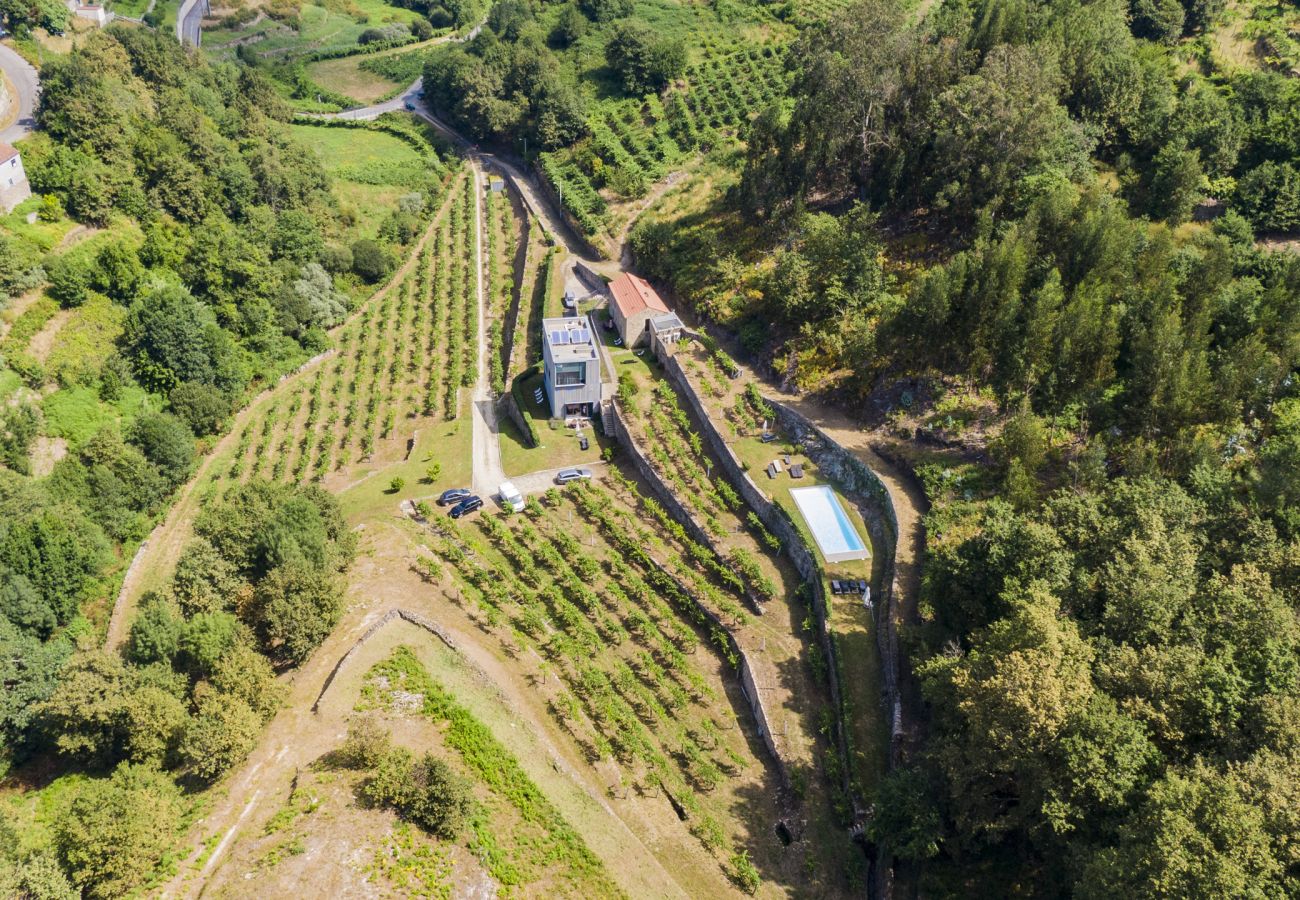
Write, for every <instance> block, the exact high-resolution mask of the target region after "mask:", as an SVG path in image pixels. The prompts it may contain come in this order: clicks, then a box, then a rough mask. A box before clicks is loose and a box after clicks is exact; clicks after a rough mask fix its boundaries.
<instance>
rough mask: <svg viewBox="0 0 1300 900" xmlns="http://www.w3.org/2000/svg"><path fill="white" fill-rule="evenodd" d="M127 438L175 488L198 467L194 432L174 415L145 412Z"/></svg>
mask: <svg viewBox="0 0 1300 900" xmlns="http://www.w3.org/2000/svg"><path fill="white" fill-rule="evenodd" d="M126 438H127V440H128V441H130V442H131V443H132V444H135V445H136V446H137V447H139V448H140V452H142V453H143V454H144V455H145V459H147V460H149V461H150V462H151V463H153V464H154V465H156V466H157V467H158V469H159V471H160V472H161V473H162V475H163V477H164V478H166V479H167V482H168V484H169V485H171V486H172V487H175V486H177V485H179V484H181V483H182V482H183V481H185V480H186V478H188V477H189V474H190V467H191V466H193V465H194V433H193V432H192V431H190V428H189V426H188V425H186V424H185V422H183V421H181V420H180V419H179V418H177V417H176V416H173V415H171V414H170V413H158V412H155V413H144V414H143V415H141V416H139V417H138V418H137V419H136V420H135V421H134V422H133V423H131V427H130V430H128V432H127V435H126Z"/></svg>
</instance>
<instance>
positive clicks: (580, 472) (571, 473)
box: [555, 469, 591, 484]
mask: <svg viewBox="0 0 1300 900" xmlns="http://www.w3.org/2000/svg"><path fill="white" fill-rule="evenodd" d="M590 477H591V469H561V470H560V471H558V472H556V473H555V483H556V484H568V483H569V482H571V481H582V480H583V479H587V478H590Z"/></svg>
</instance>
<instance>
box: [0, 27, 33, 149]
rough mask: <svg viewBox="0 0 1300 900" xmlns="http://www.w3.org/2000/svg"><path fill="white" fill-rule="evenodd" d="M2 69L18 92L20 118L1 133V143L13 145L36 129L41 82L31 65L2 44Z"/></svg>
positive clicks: (0, 62)
mask: <svg viewBox="0 0 1300 900" xmlns="http://www.w3.org/2000/svg"><path fill="white" fill-rule="evenodd" d="M0 69H3V70H4V73H5V75H7V76H9V81H10V82H12V83H13V86H14V87H15V88H17V90H18V118H16V119H15V120H14V122H13V124H12V125H10V126H9V127H8V128H6V129H5V130H4V131H0V141H4V142H5V143H7V144H12V143H13V142H14V141H16V140H18V139H20V138H25V137H27V135H29V134H31V133H32V129H33V128H35V127H36V98H37V97H38V96H39V95H40V92H41V81H40V78H39V77H38V76H37V75H36V70H35V69H34V68H32V65H31V63H29V62H28V61H27V60H25V59H23V58H22V57H21V56H19V55H18V53H17V52H16V51H15V50H14V49H13V48H11V47H6V46H5V45H4V44H0Z"/></svg>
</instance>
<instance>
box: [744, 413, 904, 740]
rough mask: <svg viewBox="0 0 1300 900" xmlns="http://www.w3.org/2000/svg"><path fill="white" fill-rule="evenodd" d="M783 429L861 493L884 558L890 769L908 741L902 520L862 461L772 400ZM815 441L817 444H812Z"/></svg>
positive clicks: (879, 605) (880, 603) (879, 635)
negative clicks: (903, 690) (901, 645)
mask: <svg viewBox="0 0 1300 900" xmlns="http://www.w3.org/2000/svg"><path fill="white" fill-rule="evenodd" d="M768 402H769V403H771V405H772V408H773V409H774V410H775V411H776V417H777V421H778V423H779V424H780V425H781V427H782V429H783V430H785V431H787V432H788V433H790V434H791V435H793V436H795V437H796V438H797V439H799V440H800V441H802V442H803V443H804V445H805V452H806V453H807V454H808V456H809V458H810V459H812V460H813V461H814V462H816V463H817V466H818V468H820V469H821V470H822V471H824V472H826V473H827V474H828V475H829V476H830V477H831V478H833V479H834V480H836V481H838V482H839V483H840V484H841V485H843V486H844V487H845V488H846V490H847V491H848V492H850V493H851V494H855V495H856V499H857V501H858V506H859V508H860V509H861V510H862V511H863V512H864V513H865V514H866V515H865V516H864V518H865V519H866V521H867V523H868V525H869V526H870V527H871V531H872V535H871V537H872V540H873V541H874V542H875V543H876V546H877V548H878V551H877V552H878V553H879V555H880V557H881V562H882V572H881V577H880V583H879V584H878V585H876V586H875V589H874V591H873V597H875V599H876V603H875V607H874V618H875V622H876V643H877V646H878V649H879V651H880V668H881V705H882V707H883V711H884V714H885V716H886V721H888V722H889V723H890V734H889V759H890V765H891V766H893V765H897V764H898V763H899V761H900V756H901V752H902V743H903V727H902V699H901V697H900V694H899V650H898V618H899V617H898V614H897V613H898V610H897V602H898V601H897V594H898V579H897V572H896V563H895V555H896V553H897V548H898V518H897V515H896V513H895V512H894V504H893V501H892V500H890V498H889V490H888V489H887V488H886V487H885V484H884V482H882V481H881V480H880V477H879V476H878V475H876V473H875V472H873V471H872V470H871V468H870V467H868V466H867V465H866V464H865V463H863V462H862V460H860V459H858V458H857V457H856V456H854V455H853V454H852V453H849V452H848V451H847V450H845V449H844V448H843V447H841V446H840V445H839V444H837V443H836V442H835V441H834V440H833V439H831V438H830V437H829V436H828V435H827V434H826V433H825V432H823V431H822V430H821V429H820V428H818V427H817V426H816V425H814V424H813V423H812V422H810V421H808V419H806V418H805V417H804V416H802V415H801V414H799V413H797V412H795V411H794V410H793V409H790V408H789V407H788V406H785V405H784V404H782V403H781V402H779V401H773V400H771V399H770V398H768ZM809 438H811V439H812V440H811V441H810V440H809Z"/></svg>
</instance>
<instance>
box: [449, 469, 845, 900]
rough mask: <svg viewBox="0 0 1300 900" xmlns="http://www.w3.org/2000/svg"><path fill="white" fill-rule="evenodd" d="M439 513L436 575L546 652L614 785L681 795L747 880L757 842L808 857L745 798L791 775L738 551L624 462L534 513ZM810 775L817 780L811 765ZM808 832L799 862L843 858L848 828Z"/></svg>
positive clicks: (570, 725) (680, 806)
mask: <svg viewBox="0 0 1300 900" xmlns="http://www.w3.org/2000/svg"><path fill="white" fill-rule="evenodd" d="M429 527H430V531H431V539H430V548H431V549H432V550H433V551H434V553H435V554H436V555H437V557H438V558H439V560H440V562H439V563H432V562H428V563H426V564H425V566H424V573H425V577H426V578H428V579H429V580H433V581H441V580H442V579H443V577H444V574H445V573H444V568H445V569H446V570H448V571H450V572H451V573H453V574H454V577H455V578H456V580H457V581H458V582H459V584H460V589H459V590H457V591H456V596H457V597H458V602H459V603H460V604H461V605H462V606H463V607H464V608H465V609H466V611H467V612H468V613H469V614H470V615H471V616H473V617H474V618H476V619H477V620H478V621H479V625H480V628H482V629H483V630H484V631H485V632H487V633H489V634H492V635H495V636H496V637H497V638H498V639H499V640H500V641H501V642H502V643H503V645H505V646H506V648H507V652H508V654H509V655H510V656H511V657H512V658H516V659H521V658H533V659H536V660H537V665H538V668H539V671H540V672H541V679H540V680H541V684H540V685H539V689H540V690H542V691H543V692H544V694H545V696H546V708H547V710H548V712H549V713H550V715H551V716H552V718H553V719H554V721H555V722H556V723H557V724H558V725H559V727H560V728H561V730H562V731H564V732H566V733H567V734H568V735H569V737H570V738H571V739H572V740H573V741H574V742H575V743H576V744H577V746H578V747H580V748H581V750H582V753H583V755H584V756H585V757H586V759H587V760H588V762H589V763H590V764H591V765H592V766H593V767H595V768H596V769H597V770H598V771H599V772H600V773H601V774H602V777H603V778H604V779H605V780H606V782H607V784H608V786H609V791H610V793H611V795H612V796H613V797H615V798H619V799H628V798H630V797H632V796H643V797H644V796H650V797H656V796H661V797H663V798H665V799H667V801H668V802H669V803H670V804H671V805H672V807H673V808H674V809H675V810H676V811H677V814H678V816H679V817H680V818H681V819H682V820H683V821H684V823H685V825H684V827H685V828H687V829H688V830H689V832H690V834H691V835H693V836H694V837H695V838H696V840H697V841H698V842H699V843H700V845H701V846H702V847H703V848H704V849H705V850H706V851H707V852H708V853H709V854H711V855H712V857H713V859H714V860H715V862H716V864H717V865H718V866H720V867H721V868H722V869H723V870H724V871H725V872H726V873H727V874H728V876H729V877H731V878H732V879H733V881H735V882H736V883H737V884H739V885H740V886H742V887H745V888H748V887H749V886H750V884H751V882H750V879H751V878H752V877H754V874H755V873H754V869H753V867H752V864H751V861H750V859H749V853H751V852H752V853H755V854H756V855H763V856H768V854H770V857H769V858H765V859H762V860H761V867H762V868H764V869H765V870H767V871H777V870H782V869H783V868H789V867H792V866H794V865H795V863H794V862H792V860H791V859H790V857H789V856H785V857H782V855H781V852H780V849H779V847H780V844H779V842H774V841H756V840H754V839H753V836H752V835H751V834H748V833H747V831H746V829H747V828H748V827H750V824H752V823H747V822H746V821H745V820H744V815H742V814H740V813H739V812H738V810H739V809H740V808H741V806H742V805H750V804H752V803H753V800H752V798H753V797H754V796H766V797H769V798H771V799H770V801H769V802H772V801H774V800H775V798H776V795H777V793H778V788H777V784H776V780H775V773H774V771H773V770H772V768H771V767H770V765H768V764H767V757H766V756H765V752H764V751H763V749H762V746H761V744H760V743H759V740H758V737H757V735H756V733H755V732H754V731H753V728H752V718H751V717H750V713H749V711H748V709H747V708H746V706H745V704H744V700H743V698H742V697H741V695H740V694H739V692H738V690H737V682H736V679H735V674H734V667H735V666H737V665H738V664H739V660H738V658H737V656H736V655H735V652H734V645H733V644H732V642H731V638H730V637H729V636H728V634H727V631H726V630H725V629H727V628H736V627H744V626H746V625H748V624H750V623H751V622H752V620H753V618H754V617H753V616H752V615H751V614H750V613H747V612H745V611H744V610H743V609H742V604H743V603H744V602H745V592H744V589H743V585H742V583H741V582H740V581H739V580H738V579H736V578H735V577H734V576H733V575H732V574H730V573H731V566H730V564H729V563H728V561H726V560H724V559H721V558H719V557H717V556H716V555H714V554H713V552H712V551H710V550H709V549H708V548H707V547H704V546H702V545H700V544H698V543H696V542H694V541H692V540H691V539H690V538H689V537H687V536H686V535H685V533H684V532H683V530H682V528H681V526H680V525H677V523H675V522H674V521H672V519H671V518H669V516H668V514H667V512H666V511H665V510H664V509H663V508H662V507H660V506H659V504H657V503H656V502H655V501H653V500H651V499H649V498H648V497H646V496H645V495H644V493H643V491H641V490H640V489H639V488H638V487H637V485H636V484H635V483H634V482H633V481H631V480H630V479H628V478H626V477H624V476H622V475H620V474H618V473H617V472H615V474H614V477H613V482H612V485H611V487H610V488H605V487H600V486H589V485H577V486H573V487H571V488H569V489H566V490H565V491H563V492H560V491H556V490H552V491H550V492H548V493H547V495H546V496H545V498H544V499H542V500H541V501H540V502H539V501H538V500H536V499H534V500H533V501H532V502H531V503H530V504H529V507H528V510H527V512H526V513H525V514H524V515H519V516H511V517H497V516H488V515H485V516H480V517H478V518H477V519H475V520H474V521H472V522H470V523H461V524H459V525H457V524H456V523H454V522H451V521H450V520H447V519H445V518H444V517H441V516H431V517H430V519H429ZM767 680H770V679H767ZM806 700H807V697H806V696H805V697H804V698H802V701H803V702H806ZM790 725H791V726H793V723H790ZM737 726H740V727H737ZM783 730H785V729H784V728H783ZM798 777H799V779H800V780H801V783H802V784H803V785H804V789H805V790H809V789H810V788H809V787H808V785H807V781H808V776H807V773H804V774H803V775H800V776H798ZM811 789H812V790H816V788H815V787H814V788H811ZM745 797H749V798H751V799H750V800H742V798H745ZM809 802H810V803H811V802H820V801H814V800H810V801H809ZM750 814H751V815H752V814H757V815H772V814H775V807H774V805H773V806H770V807H769V808H768V811H767V813H763V812H757V813H755V812H754V810H753V809H752V808H751V811H750ZM807 837H808V838H809V839H810V840H809V841H808V843H807V844H806V845H803V846H804V847H805V849H806V852H807V853H808V854H809V855H810V856H809V857H808V858H806V859H805V861H804V863H803V865H804V869H805V872H804V873H803V874H799V875H796V877H798V878H804V877H810V876H809V875H808V874H807V873H813V872H816V873H821V874H822V875H825V873H835V875H836V876H838V875H839V874H840V873H842V872H843V871H844V869H843V861H842V860H838V861H835V862H832V861H831V860H830V859H828V858H827V857H831V856H835V855H837V854H838V853H839V852H840V848H841V847H842V846H843V845H842V842H839V841H820V840H817V839H815V838H814V837H813V835H811V834H810V835H807ZM756 858H757V857H756ZM812 880H813V881H814V882H816V881H818V877H812Z"/></svg>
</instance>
